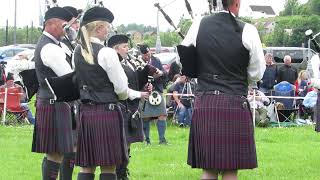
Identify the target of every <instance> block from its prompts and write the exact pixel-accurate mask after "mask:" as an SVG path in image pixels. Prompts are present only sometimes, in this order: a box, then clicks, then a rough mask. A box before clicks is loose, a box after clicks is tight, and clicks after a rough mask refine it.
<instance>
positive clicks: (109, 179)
mask: <svg viewBox="0 0 320 180" xmlns="http://www.w3.org/2000/svg"><path fill="white" fill-rule="evenodd" d="M100 180H117V175H116V174H112V173H101V174H100Z"/></svg>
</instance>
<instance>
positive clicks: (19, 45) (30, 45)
mask: <svg viewBox="0 0 320 180" xmlns="http://www.w3.org/2000/svg"><path fill="white" fill-rule="evenodd" d="M15 46H18V47H21V48H28V49H36V46H37V45H36V44H17V45H15Z"/></svg>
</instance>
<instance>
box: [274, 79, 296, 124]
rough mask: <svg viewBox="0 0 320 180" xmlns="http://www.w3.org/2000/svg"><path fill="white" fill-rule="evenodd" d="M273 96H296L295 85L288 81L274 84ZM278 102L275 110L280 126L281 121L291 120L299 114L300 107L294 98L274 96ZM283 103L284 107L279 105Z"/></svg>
mask: <svg viewBox="0 0 320 180" xmlns="http://www.w3.org/2000/svg"><path fill="white" fill-rule="evenodd" d="M272 93H273V96H280V97H281V96H282V97H294V96H295V90H294V86H293V85H292V84H290V83H288V82H286V81H283V82H280V83H278V84H276V85H275V86H274V91H272ZM274 101H275V103H276V105H275V112H276V115H277V120H278V124H279V127H280V122H291V121H290V120H291V119H293V118H294V116H295V115H296V114H297V112H298V109H297V108H296V107H295V100H294V99H284V98H274ZM279 104H282V105H283V107H281V108H280V107H279Z"/></svg>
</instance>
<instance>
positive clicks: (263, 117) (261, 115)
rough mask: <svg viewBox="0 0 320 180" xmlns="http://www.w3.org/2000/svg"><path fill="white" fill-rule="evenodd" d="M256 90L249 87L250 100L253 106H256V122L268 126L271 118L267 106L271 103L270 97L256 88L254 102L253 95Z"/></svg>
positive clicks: (261, 125)
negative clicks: (268, 115)
mask: <svg viewBox="0 0 320 180" xmlns="http://www.w3.org/2000/svg"><path fill="white" fill-rule="evenodd" d="M253 93H254V90H253V89H252V88H251V87H249V91H248V101H249V103H250V107H251V108H255V112H254V113H255V122H256V125H257V126H259V127H267V126H268V125H269V122H270V120H269V118H268V117H267V112H268V111H267V107H266V105H269V104H270V100H269V98H267V97H266V96H265V95H264V93H263V92H261V91H259V90H256V97H255V102H254V99H253V98H254V96H253Z"/></svg>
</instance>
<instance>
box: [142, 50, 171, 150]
mask: <svg viewBox="0 0 320 180" xmlns="http://www.w3.org/2000/svg"><path fill="white" fill-rule="evenodd" d="M139 49H140V52H141V54H142V59H143V60H144V61H145V62H146V63H148V64H150V65H152V66H154V67H156V68H158V70H157V72H156V73H155V74H154V75H153V79H154V81H152V82H151V83H152V86H153V89H154V91H155V92H158V93H159V94H160V95H161V99H162V100H161V103H160V104H159V105H153V104H151V103H150V102H149V101H143V100H142V101H141V102H140V111H141V117H142V118H143V120H144V121H143V131H144V135H145V141H146V143H147V144H150V143H151V141H150V136H149V134H150V121H151V120H152V119H156V120H157V129H158V135H159V144H163V145H166V144H167V143H168V142H167V140H166V138H165V133H166V128H167V122H166V120H167V110H166V103H165V100H164V98H163V96H162V93H163V89H164V85H165V83H166V80H167V76H168V75H167V73H166V72H165V70H164V69H163V67H162V64H161V61H160V59H159V58H157V57H154V56H153V55H152V54H151V52H150V48H149V46H148V45H145V44H142V45H140V48H139ZM151 95H152V93H151Z"/></svg>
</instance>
